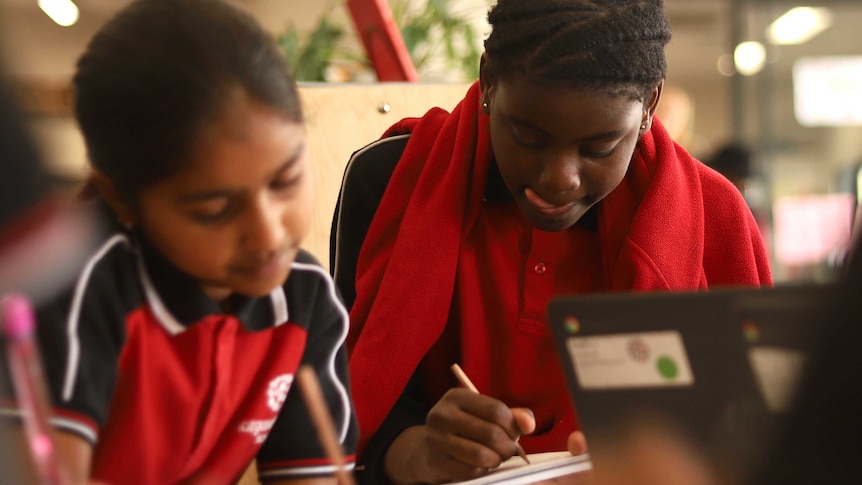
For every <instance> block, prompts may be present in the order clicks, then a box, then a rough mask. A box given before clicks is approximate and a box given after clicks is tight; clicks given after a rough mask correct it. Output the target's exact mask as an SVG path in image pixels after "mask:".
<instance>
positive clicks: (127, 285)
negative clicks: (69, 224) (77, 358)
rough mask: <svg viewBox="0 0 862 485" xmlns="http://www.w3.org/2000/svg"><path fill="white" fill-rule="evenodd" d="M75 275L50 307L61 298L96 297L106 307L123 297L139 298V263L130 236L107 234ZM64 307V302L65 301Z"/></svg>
mask: <svg viewBox="0 0 862 485" xmlns="http://www.w3.org/2000/svg"><path fill="white" fill-rule="evenodd" d="M78 264H79V266H78V269H77V271H76V273H75V277H74V278H72V280H71V281H70V282H69V284H68V285H67V286H66V287H65V288H64V289H62V290H60V291H58V292H57V294H56V297H55V298H53V299H51V301H50V302H49V303H48V305H47V306H51V304H56V303H57V302H58V301H60V302H67V301H68V300H69V299H71V300H72V303H73V308H72V310H73V311H74V310H75V306H74V303H75V302H78V303H79V304H80V303H81V302H82V300H84V299H85V298H86V299H91V298H95V299H97V300H99V301H101V302H103V303H105V304H106V306H109V304H116V303H119V302H120V301H121V300H127V299H129V298H128V297H132V298H131V299H135V300H136V299H137V296H138V295H137V293H138V292H137V291H134V290H135V289H136V288H138V285H137V283H138V266H137V258H136V255H135V249H134V244H133V242H132V240H131V239H130V238H129V236H128V235H126V234H124V233H113V234H107V235H105V236H104V237H103V238H102V239H101V240H99V241H98V242H97V243H96V244H95V245H93V247H92V248H91V249H90V251H89V252H88V253H87V254H86V255H85V256H84V257H83V258H82V259H81V260H80V261H79V263H78ZM64 306H66V305H65V303H64Z"/></svg>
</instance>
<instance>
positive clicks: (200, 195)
mask: <svg viewBox="0 0 862 485" xmlns="http://www.w3.org/2000/svg"><path fill="white" fill-rule="evenodd" d="M304 151H305V143H300V144H299V145H297V147H296V149H295V150H294V151H293V153H292V154H290V156H289V157H288V159H287V161H286V162H284V163H283V164H281V166H280V167H278V168H277V169H275V170H273V172H272V177H276V176H278V175H279V174H280V173H282V172H284V171H286V170H288V169H290V167H292V166H294V165H296V163H297V162H298V161H299V159H300V158H301V157H302V154H303V152H304ZM234 193H236V191H235V190H230V189H218V190H210V191H206V192H193V193H189V194H183V195H181V196H180V197H179V198H178V202H179V203H181V204H189V203H195V202H203V201H207V200H212V199H219V198H223V197H229V196H230V195H232V194H234Z"/></svg>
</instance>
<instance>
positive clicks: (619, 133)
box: [509, 116, 625, 142]
mask: <svg viewBox="0 0 862 485" xmlns="http://www.w3.org/2000/svg"><path fill="white" fill-rule="evenodd" d="M509 119H510V120H512V122H514V123H517V124H520V125H524V126H526V127H527V128H530V129H531V130H536V131H538V132H539V133H541V134H542V135H544V136H551V135H550V133H548V132H547V131H545V130H543V129H541V128H539V127H538V126H536V125H534V124H532V123H530V122H528V121H525V120H522V119H520V118H515V117H514V116H510V117H509ZM623 134H625V130H614V131H608V132H605V133H598V134H596V135H590V136H588V137H585V138H581V139H579V140H578V141H579V142H585V141H595V140H610V139H613V138H619V137H620V136H622V135H623Z"/></svg>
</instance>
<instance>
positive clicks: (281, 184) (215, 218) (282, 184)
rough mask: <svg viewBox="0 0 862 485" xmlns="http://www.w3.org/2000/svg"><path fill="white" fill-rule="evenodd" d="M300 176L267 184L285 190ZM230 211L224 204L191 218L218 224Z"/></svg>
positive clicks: (200, 221)
mask: <svg viewBox="0 0 862 485" xmlns="http://www.w3.org/2000/svg"><path fill="white" fill-rule="evenodd" d="M302 177H303V174H299V175H297V176H296V177H293V178H292V179H289V180H285V181H281V180H273V181H272V182H271V183H270V184H269V186H270V188H271V189H273V190H275V191H279V192H280V191H287V190H289V189H290V188H292V187H293V186H295V185H296V184H298V183H299V182H300V180H302ZM230 211H231V206H230V205H226V206H225V208H224V209H222V210H220V211H219V212H218V213H215V214H192V218H193V219H194V220H195V221H196V222H198V223H201V224H205V225H212V224H218V223H219V222H222V221H223V220H224V219H225V218H226V217H227V216H228V214H229V213H230Z"/></svg>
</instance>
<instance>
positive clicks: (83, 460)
mask: <svg viewBox="0 0 862 485" xmlns="http://www.w3.org/2000/svg"><path fill="white" fill-rule="evenodd" d="M54 446H55V447H56V450H57V457H58V458H59V459H60V463H61V464H62V466H63V468H65V471H66V474H67V476H68V477H69V481H70V483H74V484H84V483H87V481H88V480H89V479H90V463H91V462H92V457H93V447H92V446H91V445H90V443H88V442H87V441H86V440H85V439H83V438H81V437H80V436H78V435H74V434H71V433H65V432H63V431H58V432H56V433H54Z"/></svg>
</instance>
